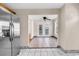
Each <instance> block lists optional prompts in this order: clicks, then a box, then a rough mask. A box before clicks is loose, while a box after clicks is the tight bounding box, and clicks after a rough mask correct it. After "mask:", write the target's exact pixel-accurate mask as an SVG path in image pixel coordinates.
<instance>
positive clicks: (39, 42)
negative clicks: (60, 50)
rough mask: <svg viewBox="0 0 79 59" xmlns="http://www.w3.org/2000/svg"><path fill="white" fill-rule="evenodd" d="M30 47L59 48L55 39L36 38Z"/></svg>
mask: <svg viewBox="0 0 79 59" xmlns="http://www.w3.org/2000/svg"><path fill="white" fill-rule="evenodd" d="M29 47H57V39H55V38H53V37H35V38H33V39H32V41H31V42H30V43H29Z"/></svg>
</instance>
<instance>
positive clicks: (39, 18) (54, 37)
mask: <svg viewBox="0 0 79 59" xmlns="http://www.w3.org/2000/svg"><path fill="white" fill-rule="evenodd" d="M57 28H58V15H28V43H29V44H28V47H31V48H34V47H36V48H39V47H40V48H42V47H57V41H58V33H57Z"/></svg>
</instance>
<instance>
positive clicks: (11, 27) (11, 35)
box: [9, 22, 14, 41]
mask: <svg viewBox="0 0 79 59" xmlns="http://www.w3.org/2000/svg"><path fill="white" fill-rule="evenodd" d="M9 29H10V37H9V40H10V41H13V37H14V25H13V23H12V22H10V26H9Z"/></svg>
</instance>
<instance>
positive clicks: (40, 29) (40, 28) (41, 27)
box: [39, 25, 43, 35]
mask: <svg viewBox="0 0 79 59" xmlns="http://www.w3.org/2000/svg"><path fill="white" fill-rule="evenodd" d="M42 34H43V26H42V25H39V35H42Z"/></svg>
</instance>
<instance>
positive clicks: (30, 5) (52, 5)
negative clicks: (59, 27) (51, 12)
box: [6, 3, 64, 9]
mask: <svg viewBox="0 0 79 59" xmlns="http://www.w3.org/2000/svg"><path fill="white" fill-rule="evenodd" d="M6 5H7V6H9V7H10V8H12V9H55V8H61V7H62V6H63V5H64V3H6Z"/></svg>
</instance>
